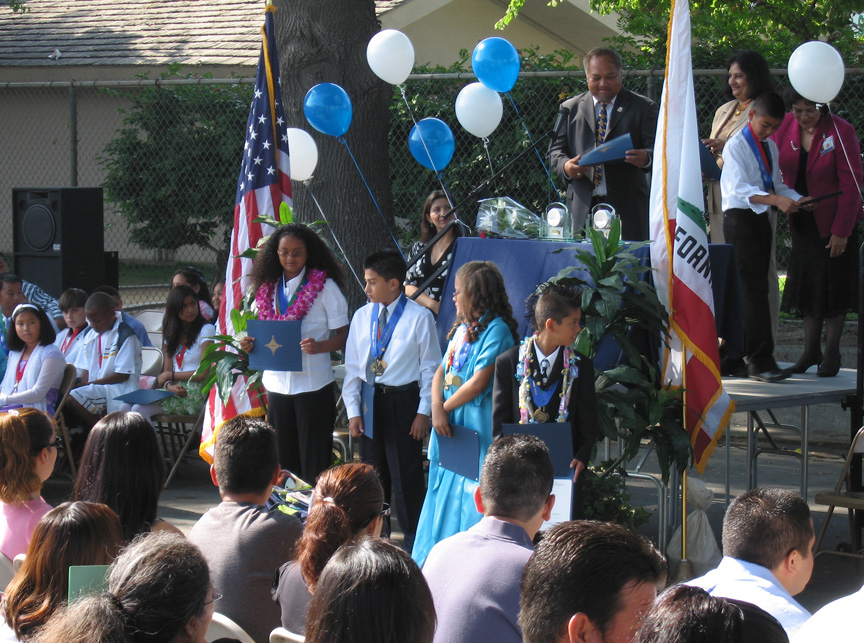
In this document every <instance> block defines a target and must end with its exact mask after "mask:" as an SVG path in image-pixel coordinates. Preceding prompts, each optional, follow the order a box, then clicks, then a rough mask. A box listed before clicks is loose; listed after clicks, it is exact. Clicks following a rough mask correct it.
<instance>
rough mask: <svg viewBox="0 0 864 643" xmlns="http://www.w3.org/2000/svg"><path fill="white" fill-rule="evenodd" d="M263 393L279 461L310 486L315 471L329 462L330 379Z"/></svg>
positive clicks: (332, 415)
mask: <svg viewBox="0 0 864 643" xmlns="http://www.w3.org/2000/svg"><path fill="white" fill-rule="evenodd" d="M267 397H268V400H269V403H268V406H267V418H268V420H269V421H270V424H272V425H273V428H274V429H276V442H277V446H278V449H279V464H280V465H281V466H282V468H283V469H288V470H289V471H290V472H292V473H294V474H296V475H298V476H300V477H301V478H302V479H303V480H305V481H306V482H308V483H309V484H311V485H313V486H314V485H315V479H316V478H317V477H318V474H319V473H321V472H322V471H324V470H325V469H327V468H329V467H330V465H331V464H332V463H333V425H334V424H335V423H336V397H335V394H334V392H333V383H332V382H330V383H329V384H327V385H326V386H324V387H323V388H320V389H318V390H317V391H310V392H308V393H297V394H295V395H282V394H281V393H268V394H267Z"/></svg>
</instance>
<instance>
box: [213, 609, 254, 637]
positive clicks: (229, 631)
mask: <svg viewBox="0 0 864 643" xmlns="http://www.w3.org/2000/svg"><path fill="white" fill-rule="evenodd" d="M219 639H237V640H238V641H240V643H255V641H254V640H253V639H252V637H251V636H249V635H248V634H247V633H246V630H244V629H243V628H242V627H240V626H239V625H237V623H235V622H234V621H232V620H231V619H230V618H228V617H227V616H225V615H224V614H220V613H219V612H213V620H212V621H210V626H209V627H208V628H207V634H205V635H204V640H205V641H207V643H212V642H213V641H218V640H219Z"/></svg>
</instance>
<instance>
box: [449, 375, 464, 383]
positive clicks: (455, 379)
mask: <svg viewBox="0 0 864 643" xmlns="http://www.w3.org/2000/svg"><path fill="white" fill-rule="evenodd" d="M451 375H453V374H452V373H451ZM450 383H451V384H452V385H453V386H462V378H461V377H459V376H458V375H453V377H451V378H450Z"/></svg>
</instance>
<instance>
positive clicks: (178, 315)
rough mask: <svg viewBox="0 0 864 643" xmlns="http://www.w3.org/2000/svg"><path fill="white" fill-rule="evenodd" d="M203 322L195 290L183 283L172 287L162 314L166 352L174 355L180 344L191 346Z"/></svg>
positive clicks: (204, 321)
mask: <svg viewBox="0 0 864 643" xmlns="http://www.w3.org/2000/svg"><path fill="white" fill-rule="evenodd" d="M205 323H206V320H205V319H204V315H202V314H201V308H200V307H199V306H198V297H197V296H196V295H195V291H193V290H192V289H191V288H190V287H189V286H184V285H183V284H180V285H179V286H175V287H174V288H172V289H171V291H170V292H169V293H168V299H166V300H165V313H164V314H163V315H162V341H163V342H164V344H165V348H166V350H167V351H168V353H169V354H170V355H174V354H175V353H176V352H177V350H178V349H179V348H180V346H181V344H182V345H183V346H186V348H191V347H192V345H193V344H195V342H196V340H197V339H198V335H200V334H201V328H203V327H204V324H205Z"/></svg>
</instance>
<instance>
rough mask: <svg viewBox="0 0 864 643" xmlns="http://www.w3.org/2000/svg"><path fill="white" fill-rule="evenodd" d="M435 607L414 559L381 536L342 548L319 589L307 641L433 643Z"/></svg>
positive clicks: (329, 564)
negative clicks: (408, 642)
mask: <svg viewBox="0 0 864 643" xmlns="http://www.w3.org/2000/svg"><path fill="white" fill-rule="evenodd" d="M435 623H436V618H435V606H434V604H433V603H432V594H431V593H430V591H429V587H428V585H426V580H425V579H424V578H423V574H422V572H421V571H420V568H419V567H417V564H416V563H415V562H414V561H413V560H411V557H410V556H409V555H408V554H407V553H405V552H404V551H402V550H401V549H399V548H398V547H397V546H396V545H394V544H392V543H390V542H388V541H386V540H382V539H380V538H363V539H362V540H360V541H358V542H356V543H350V544H347V545H345V546H344V547H342V548H341V549H339V551H337V552H336V554H334V555H333V557H332V558H331V559H330V562H329V563H327V566H326V567H325V568H324V571H323V572H322V573H321V578H320V579H319V580H318V584H317V585H316V586H315V592H314V594H313V595H312V601H311V603H310V604H309V618H308V621H307V624H306V641H307V643H337V642H338V643H365V642H366V641H375V642H376V643H403V642H405V641H411V642H412V643H429V642H431V641H432V637H433V635H434V634H435Z"/></svg>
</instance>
